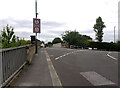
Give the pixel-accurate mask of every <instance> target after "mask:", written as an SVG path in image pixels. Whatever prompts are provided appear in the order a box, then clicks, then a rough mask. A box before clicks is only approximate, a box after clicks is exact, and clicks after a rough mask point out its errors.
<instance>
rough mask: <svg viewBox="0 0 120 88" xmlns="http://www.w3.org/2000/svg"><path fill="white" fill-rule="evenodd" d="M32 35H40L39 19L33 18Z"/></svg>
mask: <svg viewBox="0 0 120 88" xmlns="http://www.w3.org/2000/svg"><path fill="white" fill-rule="evenodd" d="M33 33H40V19H36V18H33Z"/></svg>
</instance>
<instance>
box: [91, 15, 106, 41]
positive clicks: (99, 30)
mask: <svg viewBox="0 0 120 88" xmlns="http://www.w3.org/2000/svg"><path fill="white" fill-rule="evenodd" d="M105 27H106V26H105V25H104V22H103V21H102V18H101V17H98V18H97V19H96V24H95V25H94V27H93V28H94V31H95V32H96V40H98V42H102V37H103V34H104V33H103V28H105Z"/></svg>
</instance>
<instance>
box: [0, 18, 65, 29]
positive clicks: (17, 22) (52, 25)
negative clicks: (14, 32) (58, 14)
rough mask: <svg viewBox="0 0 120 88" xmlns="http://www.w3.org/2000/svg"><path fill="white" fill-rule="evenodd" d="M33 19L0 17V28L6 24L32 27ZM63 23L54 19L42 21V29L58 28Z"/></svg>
mask: <svg viewBox="0 0 120 88" xmlns="http://www.w3.org/2000/svg"><path fill="white" fill-rule="evenodd" d="M32 21H33V20H25V19H22V20H17V19H13V18H6V19H1V20H0V24H1V25H2V26H1V28H0V29H2V28H3V27H5V26H6V25H7V24H9V25H10V26H12V27H14V28H28V29H32V27H33V22H32ZM63 25H65V23H60V22H55V21H42V25H41V26H42V29H52V28H58V27H61V26H63Z"/></svg>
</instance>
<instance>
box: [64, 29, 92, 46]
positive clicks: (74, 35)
mask: <svg viewBox="0 0 120 88" xmlns="http://www.w3.org/2000/svg"><path fill="white" fill-rule="evenodd" d="M62 38H63V41H66V42H68V43H69V45H75V46H82V47H86V46H88V43H89V42H88V40H90V39H92V38H90V37H89V36H86V35H81V34H79V32H77V31H65V33H63V34H62Z"/></svg>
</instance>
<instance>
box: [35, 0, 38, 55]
mask: <svg viewBox="0 0 120 88" xmlns="http://www.w3.org/2000/svg"><path fill="white" fill-rule="evenodd" d="M35 15H36V19H37V15H38V13H37V0H36V1H35ZM35 44H36V50H35V53H36V54H37V52H38V47H37V33H36V38H35Z"/></svg>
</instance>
